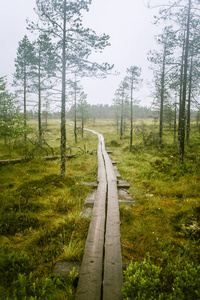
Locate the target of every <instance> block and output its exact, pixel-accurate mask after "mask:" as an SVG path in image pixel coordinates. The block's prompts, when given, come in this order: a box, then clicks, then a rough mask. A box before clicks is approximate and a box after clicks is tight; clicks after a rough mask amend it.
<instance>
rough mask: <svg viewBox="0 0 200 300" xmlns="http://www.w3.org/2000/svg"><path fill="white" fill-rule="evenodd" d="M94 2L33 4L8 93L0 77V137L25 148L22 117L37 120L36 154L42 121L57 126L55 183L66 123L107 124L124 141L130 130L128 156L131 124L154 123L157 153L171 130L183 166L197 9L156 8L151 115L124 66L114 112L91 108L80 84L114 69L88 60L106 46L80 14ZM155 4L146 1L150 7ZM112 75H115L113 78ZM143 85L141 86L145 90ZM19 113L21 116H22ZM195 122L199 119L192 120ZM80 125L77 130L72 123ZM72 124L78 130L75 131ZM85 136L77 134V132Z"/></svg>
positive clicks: (192, 5) (189, 3)
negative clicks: (110, 123)
mask: <svg viewBox="0 0 200 300" xmlns="http://www.w3.org/2000/svg"><path fill="white" fill-rule="evenodd" d="M91 2H92V0H80V1H75V0H70V1H68V0H62V1H60V0H36V6H35V13H36V15H37V17H38V21H37V22H31V21H29V20H27V29H28V33H27V35H25V36H24V37H23V38H22V40H21V41H19V45H18V49H17V54H16V59H15V73H14V76H13V86H14V87H15V90H16V92H15V94H11V93H9V92H8V90H7V82H6V77H2V78H0V118H1V123H0V135H1V137H2V138H3V139H4V141H5V143H8V144H9V145H10V142H11V140H12V139H13V138H14V139H17V138H19V137H23V139H24V143H25V144H27V143H28V141H29V139H28V133H29V130H30V129H29V127H28V126H27V118H28V116H32V117H35V115H36V114H37V119H38V130H37V132H36V135H37V139H38V145H39V147H42V143H43V128H44V127H42V119H44V120H45V124H46V126H47V119H48V118H52V116H57V117H59V118H60V122H61V127H60V133H61V134H60V136H61V145H60V149H61V167H60V174H61V176H64V175H65V161H66V117H69V118H71V119H72V120H73V121H74V136H75V141H77V126H80V122H81V127H82V129H83V127H84V125H85V123H86V122H87V120H88V119H93V120H95V119H98V118H105V119H110V118H113V119H114V120H115V123H116V125H117V128H118V132H119V134H120V138H121V139H122V137H123V133H124V130H125V129H126V122H129V127H130V151H131V150H132V143H133V131H134V124H133V123H134V118H136V117H137V118H144V117H151V116H152V115H151V113H152V112H154V115H155V118H157V119H158V121H159V128H158V130H159V139H158V145H159V147H160V148H161V147H162V146H163V128H164V123H168V124H170V126H171V124H172V123H173V129H174V143H175V144H176V145H177V148H178V150H179V153H180V162H181V163H182V162H183V160H184V149H185V144H186V143H187V144H189V140H190V124H191V114H192V110H196V111H197V112H199V108H200V105H199V83H200V79H199V78H200V76H199V74H200V63H199V54H200V43H199V41H200V39H199V34H200V18H199V11H200V1H197V0H179V1H175V2H174V1H173V2H170V3H171V4H170V3H169V4H166V5H162V4H163V3H160V4H161V5H160V10H159V14H158V15H156V16H155V26H156V25H158V24H159V26H160V28H162V32H161V33H160V34H159V35H158V36H156V42H157V48H156V50H154V49H152V50H150V51H149V53H148V60H149V62H150V63H151V68H152V70H153V74H154V79H153V83H151V86H150V91H151V97H152V98H153V99H154V100H153V103H152V104H151V108H150V109H147V108H141V107H140V106H139V101H138V99H136V97H135V94H134V93H135V91H136V90H137V89H139V88H141V84H142V78H141V68H140V67H139V66H134V65H133V66H130V67H129V68H127V69H126V75H125V77H124V78H123V80H122V81H121V83H120V84H119V86H118V87H117V89H116V92H115V94H114V95H113V99H112V100H113V105H111V106H107V105H105V106H103V105H101V104H100V105H90V104H88V102H87V95H86V94H85V92H84V88H83V87H82V86H81V83H80V81H81V78H82V77H95V78H105V77H106V76H107V75H108V74H111V73H113V67H114V66H113V65H111V64H109V63H101V64H99V63H98V62H96V61H93V60H92V59H91V54H92V53H93V52H100V53H101V52H102V51H103V50H104V49H105V48H106V47H108V46H110V43H109V36H108V35H106V34H101V35H97V34H96V33H95V32H94V31H93V30H92V29H89V28H84V26H83V23H82V19H83V13H84V12H85V11H88V10H89V6H90V4H91ZM153 5H154V0H151V1H149V6H150V7H153ZM115 75H116V74H115ZM143 84H144V83H143ZM22 112H23V113H22ZM197 117H199V113H198V114H197ZM77 122H78V123H77ZM77 124H78V125H77ZM82 135H83V130H82ZM25 155H26V153H25Z"/></svg>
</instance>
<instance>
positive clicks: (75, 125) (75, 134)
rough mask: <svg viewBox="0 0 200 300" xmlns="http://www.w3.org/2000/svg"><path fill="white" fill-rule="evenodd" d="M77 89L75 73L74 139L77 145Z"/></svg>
mask: <svg viewBox="0 0 200 300" xmlns="http://www.w3.org/2000/svg"><path fill="white" fill-rule="evenodd" d="M76 94H77V87H76V73H75V87H74V137H75V143H77V131H76V127H77V124H76V97H77V95H76Z"/></svg>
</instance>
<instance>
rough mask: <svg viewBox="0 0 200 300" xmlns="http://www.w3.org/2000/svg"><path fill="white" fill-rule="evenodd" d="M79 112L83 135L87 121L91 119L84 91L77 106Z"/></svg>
mask: <svg viewBox="0 0 200 300" xmlns="http://www.w3.org/2000/svg"><path fill="white" fill-rule="evenodd" d="M77 114H78V119H79V120H81V132H82V137H83V133H84V125H85V123H86V121H87V120H88V119H89V111H88V103H87V95H86V94H85V93H84V92H81V94H80V98H79V101H78V107H77Z"/></svg>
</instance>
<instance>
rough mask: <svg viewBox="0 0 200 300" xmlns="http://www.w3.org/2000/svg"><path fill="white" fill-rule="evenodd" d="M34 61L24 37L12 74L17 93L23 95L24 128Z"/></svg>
mask: <svg viewBox="0 0 200 300" xmlns="http://www.w3.org/2000/svg"><path fill="white" fill-rule="evenodd" d="M33 61H34V47H33V44H32V43H31V42H30V41H29V39H28V37H27V36H26V35H25V36H24V38H23V39H22V40H21V41H20V42H19V46H18V49H17V57H16V59H15V73H14V86H16V87H17V89H18V93H20V94H22V95H23V106H24V110H23V115H24V126H25V127H26V119H27V94H28V92H30V91H31V86H32V80H33V71H34V69H35V66H34V64H33ZM26 138H27V136H26V132H25V134H24V140H25V141H26Z"/></svg>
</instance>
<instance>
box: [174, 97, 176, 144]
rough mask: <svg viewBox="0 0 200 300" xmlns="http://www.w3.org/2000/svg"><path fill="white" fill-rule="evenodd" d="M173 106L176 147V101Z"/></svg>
mask: <svg viewBox="0 0 200 300" xmlns="http://www.w3.org/2000/svg"><path fill="white" fill-rule="evenodd" d="M174 105H175V107H174V145H176V100H175V104H174Z"/></svg>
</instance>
